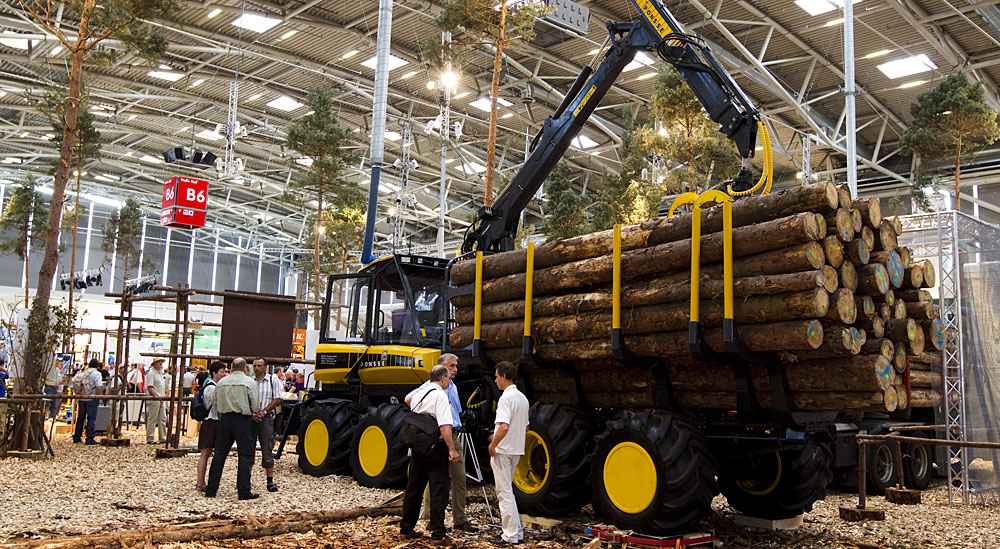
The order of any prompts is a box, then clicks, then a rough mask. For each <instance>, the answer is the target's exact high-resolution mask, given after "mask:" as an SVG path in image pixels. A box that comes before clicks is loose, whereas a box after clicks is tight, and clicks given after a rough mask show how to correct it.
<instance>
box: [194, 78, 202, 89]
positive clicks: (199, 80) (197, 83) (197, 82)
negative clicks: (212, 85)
mask: <svg viewBox="0 0 1000 549" xmlns="http://www.w3.org/2000/svg"><path fill="white" fill-rule="evenodd" d="M204 83H205V79H204V78H199V79H197V80H195V81H194V82H191V87H192V88H197V87H198V86H200V85H202V84H204Z"/></svg>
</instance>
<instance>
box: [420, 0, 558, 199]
mask: <svg viewBox="0 0 1000 549" xmlns="http://www.w3.org/2000/svg"><path fill="white" fill-rule="evenodd" d="M441 8H442V11H441V13H440V14H439V15H438V17H437V18H436V19H435V23H437V25H438V27H440V28H441V30H443V31H446V32H448V33H451V36H453V37H454V36H459V38H457V39H455V38H453V39H452V41H451V42H450V43H448V44H445V45H444V46H442V48H443V49H461V48H463V47H472V46H487V47H489V48H490V49H492V50H493V51H492V53H493V78H492V81H491V83H490V122H489V137H488V139H487V142H486V173H485V177H486V190H485V194H484V197H483V204H484V205H486V206H489V205H491V204H493V178H494V175H495V165H496V164H495V162H496V160H495V157H496V143H497V98H498V97H499V96H500V74H501V73H502V72H503V55H504V50H505V49H507V48H509V47H511V46H512V45H514V44H515V43H516V42H517V41H518V40H523V41H530V40H532V39H533V38H534V36H535V31H534V27H535V20H536V19H538V17H540V16H542V15H544V14H545V13H548V11H549V8H547V7H546V6H545V5H544V4H542V3H540V2H533V1H526V2H517V3H512V2H510V0H499V2H497V1H496V0H443V2H442V3H441Z"/></svg>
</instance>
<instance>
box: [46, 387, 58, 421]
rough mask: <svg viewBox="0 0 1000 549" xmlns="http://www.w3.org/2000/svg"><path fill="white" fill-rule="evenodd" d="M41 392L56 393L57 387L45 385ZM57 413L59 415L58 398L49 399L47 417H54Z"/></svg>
mask: <svg viewBox="0 0 1000 549" xmlns="http://www.w3.org/2000/svg"><path fill="white" fill-rule="evenodd" d="M42 392H44V393H45V394H47V395H58V394H59V387H55V386H53V385H46V386H45V387H44V388H43V389H42ZM57 415H59V399H58V398H54V399H52V400H50V401H49V417H50V418H52V417H56V416H57Z"/></svg>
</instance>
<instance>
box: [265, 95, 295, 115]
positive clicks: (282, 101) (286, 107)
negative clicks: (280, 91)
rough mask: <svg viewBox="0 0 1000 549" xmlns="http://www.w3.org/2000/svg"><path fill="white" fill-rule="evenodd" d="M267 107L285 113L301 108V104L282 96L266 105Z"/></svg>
mask: <svg viewBox="0 0 1000 549" xmlns="http://www.w3.org/2000/svg"><path fill="white" fill-rule="evenodd" d="M267 106H268V107H274V108H276V109H280V110H283V111H285V112H291V111H294V110H295V109H297V108H299V107H301V106H302V103H299V102H298V101H296V100H294V99H292V98H291V97H288V96H287V95H282V96H281V97H279V98H277V99H274V100H272V101H271V102H270V103H268V104H267Z"/></svg>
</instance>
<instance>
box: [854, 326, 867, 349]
mask: <svg viewBox="0 0 1000 549" xmlns="http://www.w3.org/2000/svg"><path fill="white" fill-rule="evenodd" d="M851 332H853V335H854V342H853V344H852V349H853V350H854V354H858V353H860V352H861V347H863V346H864V344H865V343H867V342H868V333H867V332H865V331H864V330H860V329H858V328H855V327H853V326H852V327H851Z"/></svg>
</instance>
